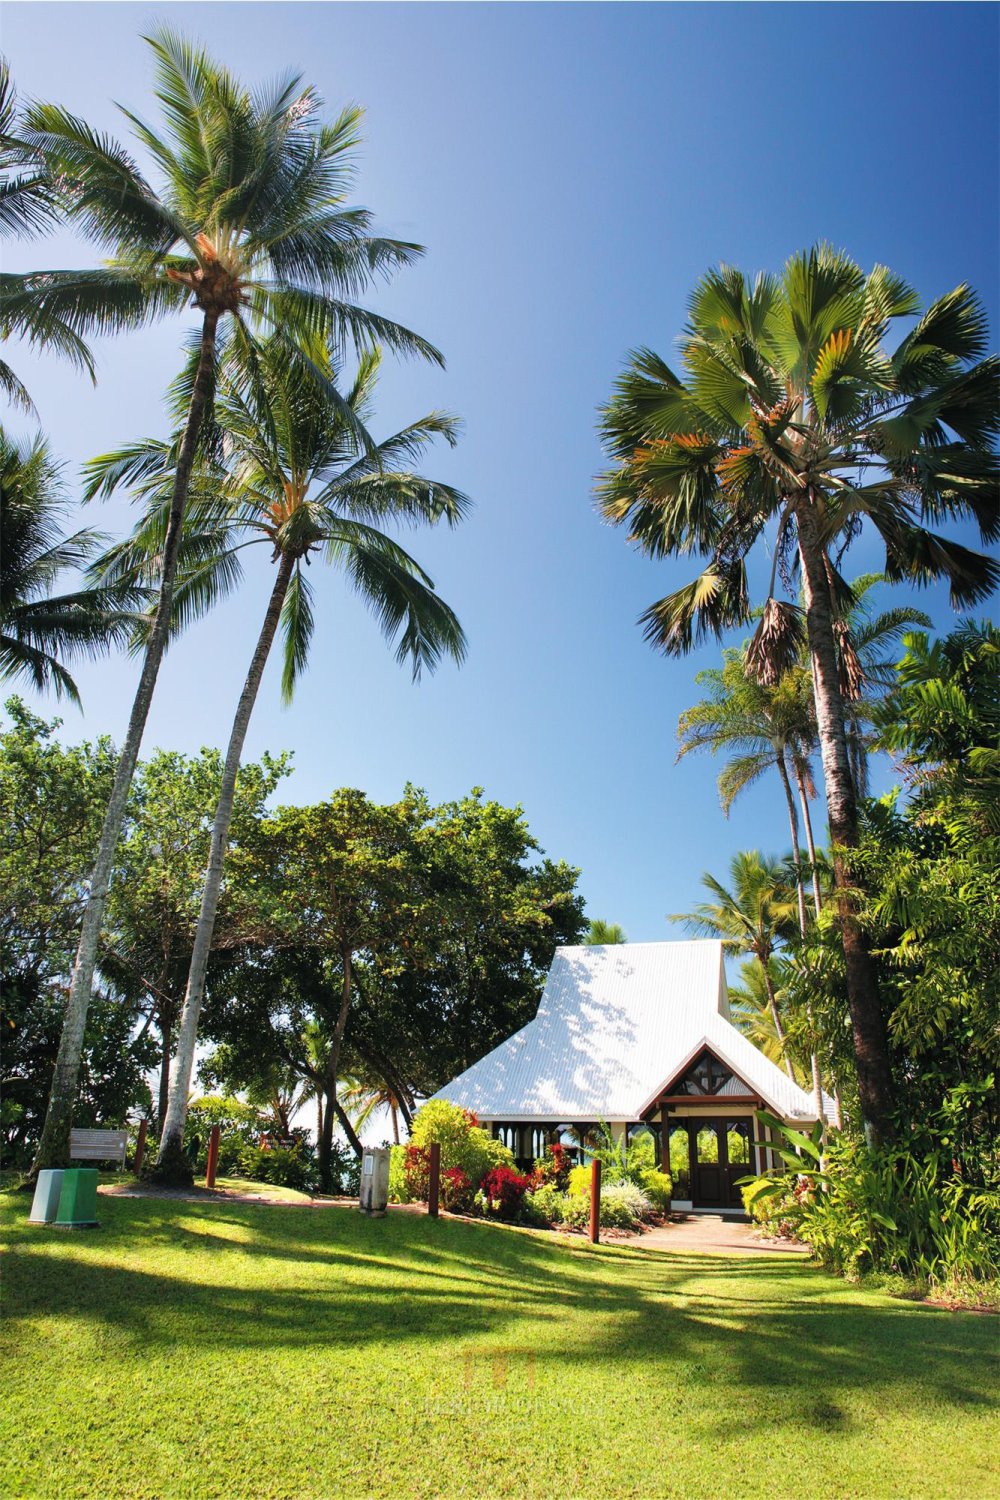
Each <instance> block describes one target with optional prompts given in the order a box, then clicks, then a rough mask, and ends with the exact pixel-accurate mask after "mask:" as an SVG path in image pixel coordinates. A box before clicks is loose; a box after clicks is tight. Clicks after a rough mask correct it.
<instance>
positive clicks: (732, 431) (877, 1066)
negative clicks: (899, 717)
mask: <svg viewBox="0 0 1000 1500" xmlns="http://www.w3.org/2000/svg"><path fill="white" fill-rule="evenodd" d="M919 314H920V305H919V300H918V298H917V296H916V294H915V293H914V292H913V291H912V289H911V288H910V287H908V286H907V285H906V283H905V282H904V281H903V280H902V279H901V278H900V277H898V276H896V275H894V274H893V273H892V272H891V271H889V270H887V269H886V268H885V267H884V266H876V267H875V269H874V270H873V271H872V272H871V273H870V274H868V275H865V274H864V272H863V271H862V270H861V269H860V268H859V267H858V266H857V265H855V264H854V262H853V261H851V260H850V259H849V258H848V257H847V256H846V255H844V254H842V253H840V252H837V251H834V250H832V249H830V248H829V247H827V246H819V247H818V248H814V249H813V250H810V251H808V252H803V253H801V254H797V255H794V256H792V257H791V259H790V260H789V261H788V263H787V265H786V266H785V269H784V271H783V273H782V274H781V276H779V277H774V276H769V275H761V276H758V277H756V278H755V279H754V280H750V279H748V278H747V277H745V276H744V275H743V273H742V272H740V271H737V270H735V269H732V268H730V267H721V268H720V269H718V270H713V271H710V272H709V273H708V274H707V275H706V276H705V277H704V278H703V280H702V281H701V282H700V283H699V285H698V286H697V287H696V288H695V291H694V293H693V295H692V297H691V301H690V318H689V322H688V326H687V328H686V330H685V335H684V340H683V360H684V365H685V378H684V379H681V378H680V377H678V376H677V375H676V374H675V373H674V371H673V370H671V369H670V367H669V366H668V365H667V364H666V363H665V362H664V361H663V360H662V359H661V358H660V357H659V356H658V355H656V354H654V353H653V352H652V351H651V350H649V349H641V350H638V351H636V352H635V353H633V354H632V356H631V357H630V359H629V362H628V365H627V368H626V370H625V372H624V374H623V375H622V376H621V378H620V379H619V381H618V384H617V387H616V390H615V393H614V396H613V398H612V400H611V402H610V404H609V405H608V406H607V408H606V409H605V411H604V413H603V437H604V442H605V447H606V451H607V453H608V454H609V456H610V457H611V458H612V460H613V461H614V467H613V468H612V469H611V470H610V472H608V473H606V474H605V475H604V476H603V479H602V481H601V500H602V508H603V512H604V515H605V517H606V518H607V519H608V520H609V521H611V522H613V523H615V524H625V525H627V526H628V528H629V533H630V536H631V537H632V538H633V539H634V540H635V541H636V542H637V543H638V545H639V546H640V547H641V548H642V549H643V550H644V551H646V552H647V553H648V554H650V555H651V556H654V557H666V556H673V555H681V554H685V553H689V552H693V553H696V554H699V555H701V557H703V558H704V559H705V562H706V565H705V566H704V568H703V570H702V572H701V574H700V575H699V576H698V577H697V578H696V579H695V580H694V581H693V582H692V583H690V584H686V585H684V586H683V587H682V588H680V589H678V590H676V591H675V592H674V593H672V594H669V595H668V596H667V597H666V598H664V599H661V600H660V601H659V602H658V603H656V604H654V605H652V606H651V607H650V608H649V609H648V610H647V611H646V612H645V614H644V615H643V617H642V620H643V624H644V625H645V629H646V635H647V638H648V639H649V640H650V641H651V642H652V643H653V644H654V645H656V646H657V647H659V648H660V649H661V650H663V651H665V652H667V653H668V654H669V655H682V654H685V653H686V652H688V651H689V650H690V649H691V648H692V647H693V646H694V645H696V644H697V643H698V642H699V641H701V640H702V639H703V638H704V637H705V636H706V635H716V636H718V635H721V634H723V633H724V632H725V631H726V630H728V629H730V628H732V627H734V626H740V625H743V624H745V623H746V622H747V621H748V620H749V619H750V618H751V612H752V600H751V596H750V585H749V582H748V574H747V559H748V557H749V556H750V554H751V553H752V552H753V551H754V549H755V548H756V547H757V545H758V544H760V545H761V546H762V545H763V541H764V537H765V533H767V532H768V530H769V529H770V542H771V546H772V550H773V565H772V569H771V576H770V581H769V584H768V588H767V594H766V599H765V603H764V609H763V613H762V616H761V620H760V623H759V625H758V627H757V630H756V632H755V634H754V637H753V639H752V641H751V646H750V654H749V661H750V666H751V668H752V669H753V671H754V672H755V674H756V675H757V676H758V677H759V678H760V679H761V680H762V681H765V682H771V683H773V682H776V681H778V679H779V678H780V675H781V672H782V671H783V670H784V669H785V668H786V667H788V666H790V665H791V664H792V663H793V662H794V660H795V658H796V654H797V651H798V648H799V645H800V642H801V641H802V640H803V639H804V640H805V641H806V643H807V645H808V649H809V655H810V664H811V668H812V673H813V679H814V695H815V700H816V721H817V727H818V732H819V740H820V750H821V756H822V764H823V778H824V783H825V790H826V802H827V810H828V814H829V820H830V828H831V833H832V836H833V843H834V849H835V856H834V876H835V882H836V888H837V892H838V898H837V899H838V916H839V922H840V928H841V934H842V940H843V945H844V956H845V963H846V974H847V994H848V1004H849V1007H850V1012H851V1022H852V1032H853V1042H854V1051H855V1059H856V1065H857V1071H858V1084H859V1092H860V1102H861V1113H862V1117H863V1121H864V1127H865V1133H866V1136H867V1138H868V1139H869V1140H870V1141H872V1142H874V1141H877V1140H878V1139H880V1138H882V1137H883V1136H884V1135H885V1134H886V1133H887V1131H888V1128H889V1111H890V1106H891V1096H892V1090H891V1073H890V1066H889V1054H888V1046H887V1040H886V1035H885V1025H884V1021H883V1017H882V1012H881V1008H880V1004H879V994H878V986H877V981H876V976H875V969H874V966H873V963H872V959H871V955H870V953H869V951H868V946H867V941H866V938H865V934H864V932H863V931H862V929H861V926H860V924H859V923H858V921H857V919H856V917H855V915H854V912H853V909H852V905H851V899H850V896H849V889H850V881H851V875H850V871H849V868H848V862H847V852H848V851H849V850H850V849H851V848H852V847H853V846H854V845H855V844H856V843H857V838H858V820H857V801H856V794H855V788H854V784H853V778H852V776H851V765H850V752H849V747H848V740H847V732H846V727H845V705H844V693H843V689H842V686H841V681H840V669H841V658H840V656H839V654H838V631H837V621H838V618H839V617H840V616H841V615H842V613H843V605H844V603H845V602H846V601H847V600H848V599H849V588H848V585H847V584H846V582H845V581H844V579H843V578H842V576H841V574H840V572H839V569H838V566H837V561H838V559H839V558H840V556H841V555H842V553H843V551H844V549H845V548H846V547H847V546H849V545H850V543H851V542H852V541H853V540H854V538H855V537H856V536H857V535H859V534H860V532H861V531H862V530H863V529H865V528H866V527H867V526H871V527H874V529H875V531H876V532H877V534H878V536H879V538H880V540H881V543H882V546H883V547H884V550H885V569H884V571H885V574H886V576H887V577H888V578H889V579H890V580H891V581H892V582H907V583H910V584H912V585H917V586H920V585H922V584H927V583H930V582H932V581H933V580H935V579H938V578H946V579H947V580H948V582H949V583H950V586H951V596H952V601H953V603H955V604H956V605H958V606H967V605H972V604H975V603H976V602H977V601H979V600H981V599H983V598H985V597H986V596H987V595H988V594H989V593H990V592H991V591H992V590H993V588H994V587H995V586H996V583H997V581H998V579H1000V565H998V563H997V562H996V561H995V560H994V559H992V558H990V557H988V556H986V555H984V554H981V553H977V552H975V551H972V550H971V549H970V548H968V547H964V546H961V545H959V544H958V543H957V542H955V541H952V540H951V539H949V538H948V537H946V536H944V535H942V534H941V533H940V532H939V531H936V530H933V529H931V528H932V527H934V526H936V525H938V524H939V523H942V522H948V521H950V520H954V519H963V518H966V519H971V520H972V521H974V522H975V523H976V524H977V525H978V527H979V531H980V534H981V536H982V537H983V539H984V541H995V540H996V539H997V537H998V536H1000V503H998V499H997V485H996V480H997V474H998V459H997V455H996V453H995V452H994V451H993V440H994V437H995V435H996V432H997V430H998V428H1000V403H998V402H997V399H996V395H997V376H998V371H1000V361H998V360H997V359H996V358H995V357H990V358H984V357H983V356H984V355H985V351H986V347H987V336H988V325H987V321H986V317H985V314H984V312H983V309H982V306H981V305H980V303H979V301H978V300H977V298H976V297H975V295H974V294H973V292H972V291H971V290H970V289H969V287H967V286H960V287H957V288H956V289H955V290H954V291H953V292H950V293H948V294H947V295H946V296H944V297H941V298H940V299H939V300H938V301H937V302H935V303H933V304H932V305H931V306H930V307H929V308H928V309H927V311H926V312H925V313H923V315H922V316H919ZM914 317H916V319H917V321H916V324H915V326H913V327H912V328H911V330H910V331H909V332H908V333H907V334H906V335H905V336H904V337H903V338H902V339H901V341H900V342H899V343H898V345H897V346H896V348H895V349H893V350H891V351H890V350H888V349H887V347H886V340H887V338H888V335H889V332H890V329H891V328H892V326H893V325H894V323H895V321H896V320H898V319H900V318H905V319H913V318H914ZM796 574H797V576H798V580H799V581H800V583H801V588H802V596H803V600H804V607H803V608H800V607H799V606H798V604H797V603H796V602H794V600H791V599H783V598H781V597H779V591H778V581H779V576H780V579H781V583H782V584H783V585H784V586H785V588H786V589H787V590H789V591H792V590H793V588H795V587H796V579H795V575H796Z"/></svg>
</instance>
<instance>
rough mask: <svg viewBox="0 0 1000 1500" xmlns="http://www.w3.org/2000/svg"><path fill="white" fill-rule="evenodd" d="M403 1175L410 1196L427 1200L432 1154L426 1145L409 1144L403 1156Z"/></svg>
mask: <svg viewBox="0 0 1000 1500" xmlns="http://www.w3.org/2000/svg"><path fill="white" fill-rule="evenodd" d="M403 1176H404V1177H405V1178H406V1191H407V1193H408V1195H409V1198H410V1199H411V1200H412V1199H414V1198H416V1199H423V1200H424V1201H426V1199H427V1194H428V1193H429V1191H430V1181H431V1154H430V1152H429V1151H428V1150H427V1149H426V1147H424V1146H407V1148H406V1155H405V1156H404V1158H403Z"/></svg>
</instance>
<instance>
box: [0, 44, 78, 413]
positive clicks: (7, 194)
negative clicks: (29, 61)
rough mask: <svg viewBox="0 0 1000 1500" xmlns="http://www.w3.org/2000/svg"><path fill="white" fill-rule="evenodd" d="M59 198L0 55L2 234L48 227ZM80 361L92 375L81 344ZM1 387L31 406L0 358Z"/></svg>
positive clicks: (16, 402) (21, 234)
mask: <svg viewBox="0 0 1000 1500" xmlns="http://www.w3.org/2000/svg"><path fill="white" fill-rule="evenodd" d="M57 203H58V198H57V194H56V192H55V191H54V189H53V187H52V185H51V183H50V182H49V179H48V176H47V174H46V172H45V167H44V162H43V161H42V160H41V158H40V157H39V154H38V152H37V151H34V150H33V149H32V148H31V146H29V145H28V143H27V142H26V141H25V140H24V138H23V135H22V131H21V120H20V110H19V108H18V102H17V90H16V89H15V87H14V80H13V79H12V78H11V76H10V64H9V63H8V62H7V59H6V58H5V57H2V56H0V239H11V238H14V237H16V238H18V239H28V238H31V236H32V235H35V234H39V233H40V232H41V231H43V230H45V229H47V228H48V227H49V226H50V225H51V224H52V223H53V222H54V221H55V219H56V216H57ZM65 332H66V330H65V329H64V330H63V333H64V335H65ZM3 336H4V337H6V334H4V335H3ZM79 362H82V363H83V364H84V365H85V366H86V367H87V368H88V369H89V372H90V374H91V375H93V363H92V361H91V359H90V351H89V350H87V349H86V347H85V346H84V357H83V359H82V361H81V360H78V363H79ZM0 392H2V393H3V395H5V396H6V398H7V400H8V401H9V402H10V403H11V405H13V406H19V407H21V408H22V410H24V411H29V412H30V411H33V410H34V403H33V402H32V400H31V397H30V396H29V395H28V392H27V390H26V389H25V387H24V385H23V384H22V382H21V381H20V380H19V379H18V377H17V376H16V375H15V374H14V371H13V370H12V369H11V368H10V366H9V365H8V364H7V363H6V361H5V360H0Z"/></svg>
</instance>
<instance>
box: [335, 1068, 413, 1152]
mask: <svg viewBox="0 0 1000 1500" xmlns="http://www.w3.org/2000/svg"><path fill="white" fill-rule="evenodd" d="M337 1097H338V1098H339V1099H340V1101H341V1102H342V1104H343V1106H344V1110H345V1111H346V1113H347V1115H348V1117H349V1119H350V1121H351V1124H352V1125H353V1127H354V1129H355V1131H356V1132H357V1134H358V1135H359V1136H360V1134H361V1132H362V1131H363V1130H364V1128H365V1126H366V1125H367V1124H368V1122H369V1120H370V1119H371V1118H372V1116H373V1115H374V1114H375V1113H376V1112H377V1111H378V1110H380V1109H387V1110H388V1111H389V1119H390V1120H391V1121H392V1139H393V1142H394V1144H395V1145H397V1146H398V1145H399V1106H400V1101H399V1097H398V1095H397V1094H396V1093H395V1092H394V1090H393V1089H391V1088H390V1087H389V1085H388V1084H387V1083H386V1082H385V1081H384V1079H381V1078H367V1077H364V1078H362V1077H359V1076H357V1075H356V1074H355V1075H352V1076H351V1077H349V1078H342V1079H340V1081H339V1082H338V1084H337Z"/></svg>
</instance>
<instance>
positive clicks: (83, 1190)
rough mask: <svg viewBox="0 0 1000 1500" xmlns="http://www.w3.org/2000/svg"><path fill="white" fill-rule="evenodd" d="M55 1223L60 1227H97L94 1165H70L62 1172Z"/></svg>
mask: <svg viewBox="0 0 1000 1500" xmlns="http://www.w3.org/2000/svg"><path fill="white" fill-rule="evenodd" d="M56 1224H57V1225H59V1227H60V1228H62V1229H96V1228H97V1168H96V1167H70V1169H69V1170H68V1171H66V1172H64V1173H63V1180H62V1191H61V1192H60V1194H59V1208H58V1210H57V1212H56Z"/></svg>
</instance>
